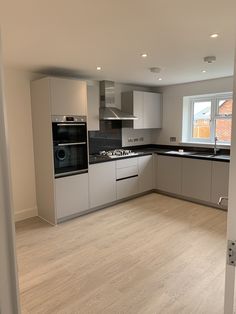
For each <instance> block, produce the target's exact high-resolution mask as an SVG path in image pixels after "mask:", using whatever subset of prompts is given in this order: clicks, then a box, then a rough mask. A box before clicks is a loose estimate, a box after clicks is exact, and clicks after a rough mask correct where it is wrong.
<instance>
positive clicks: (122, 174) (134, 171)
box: [116, 166, 138, 179]
mask: <svg viewBox="0 0 236 314" xmlns="http://www.w3.org/2000/svg"><path fill="white" fill-rule="evenodd" d="M135 175H138V167H137V166H132V167H126V168H119V169H116V179H121V178H127V177H131V176H135Z"/></svg>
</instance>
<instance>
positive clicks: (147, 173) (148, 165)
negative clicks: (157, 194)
mask: <svg viewBox="0 0 236 314" xmlns="http://www.w3.org/2000/svg"><path fill="white" fill-rule="evenodd" d="M138 175H139V193H142V192H146V191H150V190H152V189H153V158H152V155H148V156H142V157H139V158H138Z"/></svg>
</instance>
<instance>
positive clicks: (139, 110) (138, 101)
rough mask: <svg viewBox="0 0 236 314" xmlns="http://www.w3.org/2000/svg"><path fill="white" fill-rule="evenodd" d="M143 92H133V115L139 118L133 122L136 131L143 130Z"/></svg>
mask: <svg viewBox="0 0 236 314" xmlns="http://www.w3.org/2000/svg"><path fill="white" fill-rule="evenodd" d="M143 94H144V93H143V92H139V91H134V92H133V114H134V115H135V116H136V117H137V118H138V119H137V120H134V122H133V128H134V129H143V121H144V120H143V118H144V115H143Z"/></svg>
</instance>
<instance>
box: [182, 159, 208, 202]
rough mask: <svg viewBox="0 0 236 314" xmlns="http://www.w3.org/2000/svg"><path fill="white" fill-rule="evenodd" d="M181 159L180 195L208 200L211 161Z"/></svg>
mask: <svg viewBox="0 0 236 314" xmlns="http://www.w3.org/2000/svg"><path fill="white" fill-rule="evenodd" d="M182 159H183V164H182V167H183V173H182V195H183V196H187V197H190V198H194V199H198V200H201V201H206V202H210V201H211V166H212V162H211V161H210V160H200V159H191V158H182Z"/></svg>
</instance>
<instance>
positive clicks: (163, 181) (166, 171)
mask: <svg viewBox="0 0 236 314" xmlns="http://www.w3.org/2000/svg"><path fill="white" fill-rule="evenodd" d="M181 176H182V158H180V157H174V156H162V155H158V158H157V178H156V181H157V189H158V190H161V191H164V192H168V193H173V194H181Z"/></svg>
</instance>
